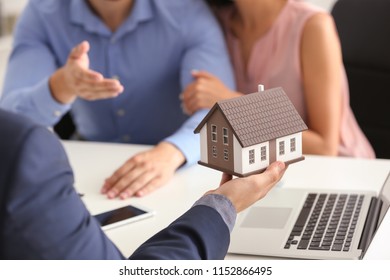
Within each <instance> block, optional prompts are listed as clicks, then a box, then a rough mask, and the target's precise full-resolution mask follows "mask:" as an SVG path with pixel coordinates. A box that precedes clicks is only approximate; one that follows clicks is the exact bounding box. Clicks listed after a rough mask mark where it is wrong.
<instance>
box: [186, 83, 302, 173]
mask: <svg viewBox="0 0 390 280" xmlns="http://www.w3.org/2000/svg"><path fill="white" fill-rule="evenodd" d="M306 129H307V126H306V124H305V123H304V121H303V120H302V118H301V117H300V115H299V114H298V112H297V111H296V109H295V107H294V105H293V104H292V103H291V101H290V99H289V98H288V97H287V95H286V93H285V92H284V91H283V89H282V88H280V87H279V88H272V89H269V90H265V91H264V90H263V87H262V86H261V85H260V86H259V92H258V93H252V94H247V95H243V96H240V97H236V98H232V99H226V100H221V101H218V102H217V103H216V104H215V105H214V106H213V107H212V108H211V110H210V111H209V113H208V114H207V115H206V116H205V118H204V119H203V120H202V122H201V123H200V124H199V125H198V127H197V128H196V129H195V131H194V133H200V149H201V158H200V161H199V162H198V163H199V164H201V165H204V166H208V167H211V168H214V169H217V170H220V171H223V172H226V173H229V174H232V175H235V176H238V177H245V176H249V175H251V174H254V173H261V172H263V171H264V170H265V169H266V168H267V167H268V166H269V165H270V164H271V163H272V162H274V161H283V162H285V164H290V163H294V162H297V161H301V160H303V159H304V156H303V155H302V131H304V130H306Z"/></svg>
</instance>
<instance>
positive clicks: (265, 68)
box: [220, 0, 375, 158]
mask: <svg viewBox="0 0 390 280" xmlns="http://www.w3.org/2000/svg"><path fill="white" fill-rule="evenodd" d="M319 12H324V11H322V10H320V9H318V8H316V7H314V6H312V5H309V4H307V3H304V2H301V1H294V0H288V1H287V4H286V6H285V7H284V8H283V10H282V11H281V13H280V15H279V16H278V18H277V20H276V21H275V23H274V24H273V26H272V27H271V29H270V30H269V31H268V32H267V33H266V34H265V35H264V36H263V37H261V38H260V39H259V40H258V41H257V42H256V43H255V45H254V47H253V50H252V53H251V57H250V59H249V62H248V65H247V69H244V65H243V61H242V59H241V52H240V46H239V42H238V40H237V38H236V37H235V36H234V35H233V34H232V33H231V31H230V30H228V28H226V26H227V25H226V23H227V21H228V20H229V18H230V16H231V13H232V10H229V9H227V10H224V11H222V12H221V14H220V16H221V21H222V26H223V28H224V31H225V35H226V40H227V44H228V48H229V52H230V56H231V60H232V64H233V67H234V71H235V78H236V83H237V89H238V91H240V92H242V93H252V92H256V91H257V86H258V84H263V85H264V87H265V89H267V88H268V89H269V88H274V87H283V89H284V90H285V92H286V94H287V95H288V96H289V98H290V99H291V101H292V103H293V104H294V105H295V107H296V109H297V111H298V112H299V114H300V115H301V117H302V118H303V120H304V121H305V122H307V112H306V105H305V98H304V93H303V81H302V76H301V71H300V69H301V65H300V64H301V63H300V41H301V35H302V32H303V28H304V25H305V23H306V21H307V20H308V19H309V18H310V17H311V16H313V15H314V14H316V13H319ZM340 94H342V95H343V108H342V110H343V111H342V124H341V133H340V137H341V139H340V146H339V155H340V156H351V157H360V158H375V153H374V151H373V149H372V147H371V145H370V143H369V142H368V140H367V138H366V137H365V135H364V134H363V132H362V131H361V129H360V127H359V125H358V123H357V121H356V119H355V117H354V115H353V113H352V110H351V108H350V106H349V89H348V81H347V76H346V74H345V70H344V71H343V83H342V88H341V89H340Z"/></svg>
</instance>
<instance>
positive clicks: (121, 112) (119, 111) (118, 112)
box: [116, 109, 126, 117]
mask: <svg viewBox="0 0 390 280" xmlns="http://www.w3.org/2000/svg"><path fill="white" fill-rule="evenodd" d="M116 114H117V115H118V116H119V117H123V116H124V115H125V114H126V111H125V110H123V109H119V110H118V111H116Z"/></svg>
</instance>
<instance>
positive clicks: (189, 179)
mask: <svg viewBox="0 0 390 280" xmlns="http://www.w3.org/2000/svg"><path fill="white" fill-rule="evenodd" d="M63 144H64V147H65V150H66V151H67V153H68V156H69V159H70V163H71V165H72V167H73V169H74V172H75V186H76V189H77V190H78V191H79V192H81V193H84V194H85V195H84V196H83V198H82V199H83V201H84V203H85V204H86V205H87V208H88V209H89V211H90V212H91V213H92V214H97V213H100V212H104V211H107V210H110V209H114V208H118V207H120V206H124V205H128V204H135V205H141V206H144V207H147V208H149V209H152V210H154V211H155V212H156V215H155V216H154V217H152V218H148V219H146V220H143V221H138V222H136V223H132V224H127V225H125V226H121V227H118V228H115V229H111V230H108V231H106V233H107V235H108V236H109V237H110V238H111V240H112V241H113V242H114V243H115V244H116V245H117V246H118V248H119V249H120V250H121V251H122V253H123V254H124V255H125V256H129V255H131V253H132V252H133V251H134V250H135V249H136V248H137V247H138V246H139V245H140V244H141V243H143V242H144V241H145V240H146V239H148V238H149V237H151V236H152V235H153V234H155V233H156V232H158V231H159V230H161V229H162V228H164V227H166V226H167V225H168V224H169V223H170V222H172V221H173V220H174V219H176V218H177V217H178V216H180V215H181V214H182V213H184V212H185V211H186V210H187V209H188V208H190V207H191V205H192V204H193V203H194V202H195V201H196V200H197V199H198V198H199V197H200V196H202V195H203V194H204V193H205V192H206V191H207V190H209V189H211V188H215V187H217V186H218V184H219V180H220V176H221V173H219V172H217V171H214V170H212V169H209V168H206V167H203V166H199V165H196V166H192V167H189V168H185V169H182V170H179V171H178V172H177V173H176V175H175V176H174V178H173V179H172V180H171V181H170V182H169V183H167V184H166V185H165V186H163V187H161V188H160V189H158V190H157V191H155V192H153V193H152V194H150V195H148V196H146V197H142V198H131V199H128V200H119V199H114V200H109V199H107V198H106V197H105V196H104V195H101V194H100V188H101V186H102V184H103V182H104V179H105V178H106V177H108V176H110V175H111V174H112V172H113V171H114V170H115V169H116V168H118V167H119V166H120V165H121V164H123V163H124V162H125V161H126V160H127V159H128V158H129V157H131V156H132V155H134V154H135V153H137V152H140V151H143V150H146V149H148V148H149V146H143V145H125V144H104V143H95V142H76V141H64V142H63ZM389 170H390V160H382V159H378V160H364V159H351V158H341V157H321V156H306V159H305V160H304V161H302V162H299V163H296V164H292V165H290V166H289V168H288V169H287V171H286V173H285V175H284V177H283V179H282V181H281V182H280V183H279V184H278V186H277V187H283V188H306V187H308V188H313V189H316V188H317V189H321V188H322V189H324V188H329V189H332V188H342V189H355V190H374V191H376V192H378V191H379V189H380V187H381V186H382V183H383V182H384V180H385V179H386V176H387V173H388V172H389ZM383 222H384V223H386V224H385V226H384V227H383V229H382V228H381V231H380V232H379V231H378V233H377V238H375V240H374V241H375V243H376V244H383V245H384V246H375V250H369V251H368V252H367V254H366V258H370V259H390V242H388V237H386V235H387V236H389V235H390V215H387V216H386V218H385V220H384V221H383ZM370 249H371V248H370ZM253 258H260V257H254V256H244V255H231V254H229V255H228V256H227V259H253Z"/></svg>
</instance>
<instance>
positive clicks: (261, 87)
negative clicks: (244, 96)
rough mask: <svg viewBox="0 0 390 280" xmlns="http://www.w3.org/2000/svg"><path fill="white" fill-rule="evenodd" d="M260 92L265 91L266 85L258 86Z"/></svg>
mask: <svg viewBox="0 0 390 280" xmlns="http://www.w3.org/2000/svg"><path fill="white" fill-rule="evenodd" d="M258 91H259V92H262V91H264V85H262V84H259V85H258Z"/></svg>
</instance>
